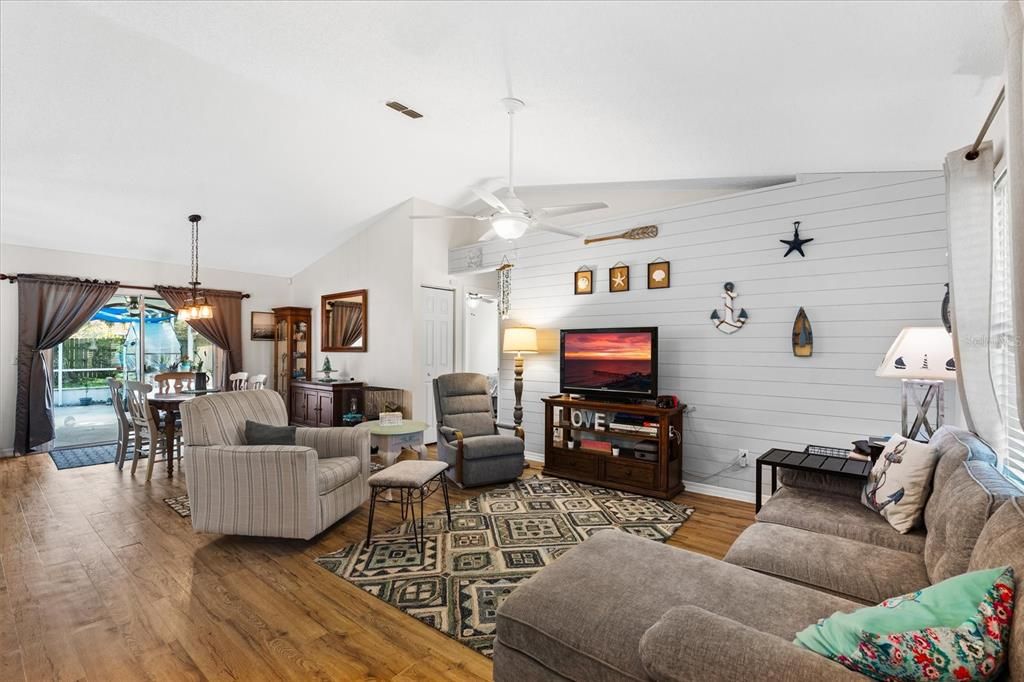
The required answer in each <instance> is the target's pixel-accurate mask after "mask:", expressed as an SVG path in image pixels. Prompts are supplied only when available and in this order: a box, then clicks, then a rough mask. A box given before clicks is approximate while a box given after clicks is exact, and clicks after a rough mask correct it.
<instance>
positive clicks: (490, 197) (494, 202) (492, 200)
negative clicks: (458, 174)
mask: <svg viewBox="0 0 1024 682" xmlns="http://www.w3.org/2000/svg"><path fill="white" fill-rule="evenodd" d="M469 191H470V192H472V193H473V194H475V195H476V196H477V198H479V199H480V200H481V201H483V202H484V203H485V204H487V205H488V206H490V207H491V208H496V209H498V210H499V211H501V212H503V213H510V211H509V210H508V206H506V205H505V204H504V203H503V202H502V201H501V199H499V198H498V197H496V196H494V194H493V193H492V192H488V191H487V190H485V189H482V188H480V187H470V188H469Z"/></svg>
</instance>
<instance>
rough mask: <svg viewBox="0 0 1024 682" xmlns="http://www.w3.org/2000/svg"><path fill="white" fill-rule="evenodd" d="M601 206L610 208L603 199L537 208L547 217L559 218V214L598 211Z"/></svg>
mask: <svg viewBox="0 0 1024 682" xmlns="http://www.w3.org/2000/svg"><path fill="white" fill-rule="evenodd" d="M599 208H608V204H606V203H604V202H603V201H595V202H592V203H589V204H567V205H565V206H545V207H544V208H540V209H537V212H538V213H539V214H540V215H542V216H544V217H545V218H557V217H558V216H563V215H571V214H573V213H582V212H583V211H596V210H597V209H599Z"/></svg>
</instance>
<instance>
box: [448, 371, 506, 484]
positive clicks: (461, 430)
mask: <svg viewBox="0 0 1024 682" xmlns="http://www.w3.org/2000/svg"><path fill="white" fill-rule="evenodd" d="M434 410H435V412H436V414H437V457H438V459H440V460H441V461H443V462H447V463H448V464H450V465H451V467H450V468H449V469H448V477H449V478H450V479H451V480H452V481H454V482H455V484H456V485H458V486H460V487H463V488H471V487H474V486H480V485H489V484H492V483H505V482H507V481H514V480H515V479H517V478H519V476H520V474H522V472H523V466H524V464H525V461H526V460H525V457H524V456H523V452H524V450H525V445H524V443H523V437H524V434H523V430H522V428H520V427H518V426H510V425H506V424H498V423H497V422H496V421H495V419H494V412H493V411H492V410H491V394H490V391H489V390H488V388H487V377H485V376H484V375H483V374H472V373H468V372H463V373H456V374H445V375H443V376H439V377H437V378H436V379H434ZM498 428H502V429H512V430H514V431H515V435H514V436H509V435H502V434H500V433H498Z"/></svg>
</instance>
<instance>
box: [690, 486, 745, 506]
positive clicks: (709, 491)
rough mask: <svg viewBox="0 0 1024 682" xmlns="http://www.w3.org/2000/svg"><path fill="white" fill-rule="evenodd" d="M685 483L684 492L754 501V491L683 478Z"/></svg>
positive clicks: (740, 500)
mask: <svg viewBox="0 0 1024 682" xmlns="http://www.w3.org/2000/svg"><path fill="white" fill-rule="evenodd" d="M683 483H684V484H685V485H686V492H688V493H697V494H699V495H711V496H712V497H724V498H725V499H727V500H737V501H739V502H750V503H751V504H753V502H754V493H752V492H747V491H746V490H735V489H733V488H723V487H721V486H718V485H708V484H707V483H692V482H690V481H687V480H683Z"/></svg>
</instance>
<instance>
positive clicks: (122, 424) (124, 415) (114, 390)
mask: <svg viewBox="0 0 1024 682" xmlns="http://www.w3.org/2000/svg"><path fill="white" fill-rule="evenodd" d="M107 386H109V387H110V404H111V405H113V407H114V416H115V417H116V419H117V452H116V454H115V455H114V466H116V467H117V468H118V469H123V468H124V460H125V457H127V456H128V439H129V438H131V437H132V436H133V435H134V434H133V431H134V424H133V423H132V420H131V417H130V416H129V414H128V412H127V410H126V408H125V405H124V399H123V398H122V397H121V396H122V393H121V390H122V389H123V388H124V384H122V383H121V382H120V381H118V380H117V379H115V378H113V377H110V378H109V379H107Z"/></svg>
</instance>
